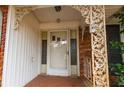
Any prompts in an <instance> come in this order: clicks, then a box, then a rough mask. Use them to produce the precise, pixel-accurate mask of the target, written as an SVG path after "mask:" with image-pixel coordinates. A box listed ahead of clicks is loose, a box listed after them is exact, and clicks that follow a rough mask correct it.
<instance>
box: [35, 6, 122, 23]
mask: <svg viewBox="0 0 124 93" xmlns="http://www.w3.org/2000/svg"><path fill="white" fill-rule="evenodd" d="M121 7H122V6H121V5H106V6H105V11H106V20H107V22H109V20H110V18H111V16H112V15H113V14H114V13H116V12H117V11H118V10H119V9H120V8H121ZM33 14H34V16H35V17H36V18H37V20H38V21H39V22H40V23H47V22H56V20H57V19H58V18H59V19H60V20H61V21H79V20H81V19H82V16H81V14H80V12H78V11H76V10H74V9H72V8H71V7H68V6H62V10H61V11H60V12H56V11H55V9H54V7H48V8H40V9H37V10H35V11H34V12H33Z"/></svg>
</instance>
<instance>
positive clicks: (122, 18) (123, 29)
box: [113, 12, 124, 33]
mask: <svg viewBox="0 0 124 93" xmlns="http://www.w3.org/2000/svg"><path fill="white" fill-rule="evenodd" d="M113 16H114V17H115V18H118V19H119V21H118V23H120V25H121V30H120V33H124V12H119V13H116V14H114V15H113Z"/></svg>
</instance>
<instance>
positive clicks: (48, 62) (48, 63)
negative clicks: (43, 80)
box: [47, 30, 71, 76]
mask: <svg viewBox="0 0 124 93" xmlns="http://www.w3.org/2000/svg"><path fill="white" fill-rule="evenodd" d="M59 31H66V32H67V41H68V43H67V50H68V51H69V55H68V57H67V63H68V64H67V70H68V73H67V74H66V75H62V76H69V75H71V64H70V47H69V46H70V33H69V30H50V31H48V33H47V34H48V37H47V40H48V42H47V75H50V73H49V72H50V71H49V70H50V69H49V66H50V46H49V44H50V33H51V32H59Z"/></svg>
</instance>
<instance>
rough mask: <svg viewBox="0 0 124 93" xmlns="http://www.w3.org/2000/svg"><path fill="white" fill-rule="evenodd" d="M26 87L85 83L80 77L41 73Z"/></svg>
mask: <svg viewBox="0 0 124 93" xmlns="http://www.w3.org/2000/svg"><path fill="white" fill-rule="evenodd" d="M25 87H84V83H83V81H82V80H81V79H80V78H79V77H60V76H46V75H39V76H37V77H36V78H35V79H33V80H32V81H31V82H29V83H28V84H27V85H26V86H25Z"/></svg>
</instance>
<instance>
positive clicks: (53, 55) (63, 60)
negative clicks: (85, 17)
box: [47, 31, 69, 76]
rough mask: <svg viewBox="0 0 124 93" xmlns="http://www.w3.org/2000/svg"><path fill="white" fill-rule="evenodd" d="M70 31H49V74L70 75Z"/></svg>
mask: <svg viewBox="0 0 124 93" xmlns="http://www.w3.org/2000/svg"><path fill="white" fill-rule="evenodd" d="M67 36H68V33H67V31H53V32H49V42H48V47H49V53H48V54H49V55H48V57H49V60H48V70H47V74H48V75H60V76H68V74H69V73H68V64H69V63H68V38H67Z"/></svg>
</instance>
